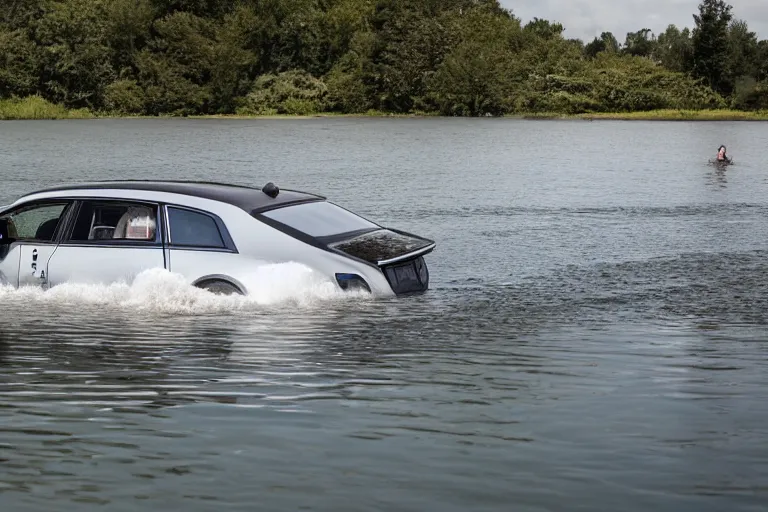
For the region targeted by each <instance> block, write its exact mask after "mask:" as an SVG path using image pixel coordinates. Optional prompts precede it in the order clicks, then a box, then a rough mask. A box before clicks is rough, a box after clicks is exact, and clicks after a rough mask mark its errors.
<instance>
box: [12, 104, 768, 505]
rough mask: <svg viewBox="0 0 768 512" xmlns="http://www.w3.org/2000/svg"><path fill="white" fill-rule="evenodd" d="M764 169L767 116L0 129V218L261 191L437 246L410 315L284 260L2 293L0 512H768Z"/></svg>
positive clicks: (119, 123) (80, 124)
mask: <svg viewBox="0 0 768 512" xmlns="http://www.w3.org/2000/svg"><path fill="white" fill-rule="evenodd" d="M721 143H724V144H726V145H728V149H729V154H730V156H731V157H732V158H734V160H735V163H736V165H734V166H732V167H729V168H728V169H727V170H725V171H723V170H718V169H716V168H714V167H712V166H710V165H708V163H707V160H708V159H710V158H713V157H714V155H715V153H716V151H717V148H718V146H719V145H720V144H721ZM766 147H768V125H766V124H762V123H703V122H696V123H682V122H670V123H658V122H657V123H650V122H649V123H645V122H611V121H605V122H586V121H541V122H535V121H518V120H504V119H477V120H467V119H349V118H343V119H310V120H95V121H58V122H5V123H0V178H2V181H1V184H2V185H1V186H0V204H7V203H10V202H11V201H13V200H14V199H15V198H16V197H17V196H18V195H20V194H22V193H26V192H29V191H32V190H34V189H37V188H41V187H45V186H49V185H55V184H59V183H63V182H71V181H82V180H89V179H118V178H173V179H189V180H194V179H203V180H215V181H226V182H234V183H241V184H253V185H258V186H261V185H263V184H264V183H266V182H267V181H274V182H275V183H276V184H277V185H278V186H281V187H284V188H298V189H303V190H307V191H312V192H319V193H322V194H324V195H326V196H328V197H329V198H330V199H331V200H333V201H335V202H338V203H340V204H342V205H344V206H346V207H349V208H351V209H352V210H354V211H357V212H358V213H360V214H363V215H365V216H367V217H370V218H372V219H373V220H376V221H379V222H380V223H384V224H388V225H391V226H393V227H397V228H401V229H405V230H408V231H412V232H415V233H418V234H421V235H424V236H427V237H429V238H432V239H434V240H436V241H437V242H438V248H437V250H436V251H435V252H434V253H433V254H432V255H430V256H429V258H428V263H429V265H430V271H431V290H430V291H429V293H427V294H426V295H423V296H420V297H412V298H407V299H396V300H389V299H387V300H385V299H375V298H371V299H365V300H360V299H353V300H351V299H349V298H345V297H344V296H343V295H340V294H336V293H333V292H330V291H328V289H327V287H325V286H323V285H322V283H318V282H317V281H316V280H314V279H312V278H311V275H310V276H308V275H307V274H306V273H305V272H303V271H302V270H301V268H298V267H296V266H294V265H277V266H272V267H265V268H264V269H263V272H261V274H260V275H259V276H257V277H258V279H260V282H262V283H263V286H262V287H260V288H259V289H258V290H257V292H256V293H255V294H254V296H253V297H249V298H224V297H213V296H209V295H207V294H204V293H197V292H196V291H195V290H193V289H190V288H188V287H186V286H185V285H183V284H182V283H180V282H179V281H178V280H177V279H175V276H173V275H167V274H164V273H162V272H158V273H149V274H147V275H143V276H140V279H138V280H137V282H135V283H133V284H132V285H131V286H127V285H114V286H110V287H92V286H78V285H76V284H66V285H62V286H60V287H56V288H53V289H51V290H49V291H47V292H41V291H37V290H23V291H15V290H10V289H0V504H2V510H3V511H6V510H7V511H9V512H10V511H13V512H23V511H39V510H46V511H54V510H55V511H70V510H78V511H88V510H109V511H110V512H112V511H136V510H165V511H170V510H173V511H176V510H178V511H185V512H197V511H208V510H227V511H230V510H233V511H240V510H242V511H246V510H247V511H251V510H313V511H334V512H339V511H390V510H392V511H394V510H396V511H425V510H436V511H441V512H453V511H456V512H465V511H468V510H472V511H481V510H489V511H490V510H492V511H502V510H504V511H506V510H515V511H560V510H589V511H606V512H608V511H611V512H613V511H617V510H622V511H647V510H655V511H675V512H679V511H682V510H695V511H697V512H704V511H726V510H727V511H729V512H735V511H752V510H755V511H757V510H766V503H768V400H767V399H766V386H767V385H768V359H767V358H766V357H767V356H768V295H767V292H768V287H767V285H768V222H766V220H767V219H768V181H766V174H765V171H766V162H768V159H767V158H766V154H765V148H766Z"/></svg>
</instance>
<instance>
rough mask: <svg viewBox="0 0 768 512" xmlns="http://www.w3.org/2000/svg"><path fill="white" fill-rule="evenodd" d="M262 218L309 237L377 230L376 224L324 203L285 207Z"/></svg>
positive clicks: (269, 212)
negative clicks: (267, 218)
mask: <svg viewBox="0 0 768 512" xmlns="http://www.w3.org/2000/svg"><path fill="white" fill-rule="evenodd" d="M264 216H265V217H269V218H270V219H274V220H276V221H278V222H282V223H283V224H285V225H286V226H290V227H292V228H294V229H297V230H299V231H301V232H302V233H306V234H307V235H310V236H329V235H337V234H340V233H349V232H350V231H357V230H361V229H376V228H378V226H377V225H376V224H373V223H372V222H369V221H367V220H365V219H363V218H362V217H359V216H357V215H355V214H354V213H352V212H349V211H347V210H345V209H344V208H341V207H339V206H336V205H335V204H333V203H328V202H325V201H320V202H315V203H304V204H299V205H295V206H286V207H285V208H278V209H276V210H270V211H268V212H265V213H264Z"/></svg>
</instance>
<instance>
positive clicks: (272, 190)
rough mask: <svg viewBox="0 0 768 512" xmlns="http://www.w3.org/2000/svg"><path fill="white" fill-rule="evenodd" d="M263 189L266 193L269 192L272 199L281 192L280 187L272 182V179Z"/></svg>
mask: <svg viewBox="0 0 768 512" xmlns="http://www.w3.org/2000/svg"><path fill="white" fill-rule="evenodd" d="M261 191H262V192H264V193H265V194H267V195H268V196H269V197H271V198H272V199H274V198H276V197H277V194H279V193H280V189H279V188H277V186H276V185H275V184H274V183H272V182H271V181H270V182H269V183H267V184H266V185H264V188H262V189H261Z"/></svg>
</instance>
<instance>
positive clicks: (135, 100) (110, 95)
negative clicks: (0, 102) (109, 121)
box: [104, 80, 146, 114]
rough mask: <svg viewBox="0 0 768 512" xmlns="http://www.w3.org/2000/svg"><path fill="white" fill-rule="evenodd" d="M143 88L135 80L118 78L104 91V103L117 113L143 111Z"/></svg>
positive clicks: (144, 98) (108, 108) (144, 99)
mask: <svg viewBox="0 0 768 512" xmlns="http://www.w3.org/2000/svg"><path fill="white" fill-rule="evenodd" d="M145 101H146V97H145V95H144V90H143V89H142V88H141V87H139V84H137V83H136V81H135V80H118V81H117V82H113V83H111V84H109V85H108V86H107V88H106V90H105V91H104V105H105V107H106V108H107V110H109V111H111V112H114V113H117V114H140V113H142V112H143V111H144V102H145Z"/></svg>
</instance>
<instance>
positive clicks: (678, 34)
mask: <svg viewBox="0 0 768 512" xmlns="http://www.w3.org/2000/svg"><path fill="white" fill-rule="evenodd" d="M652 57H653V59H654V60H655V61H656V62H659V63H660V64H661V65H662V66H664V67H665V68H667V69H669V70H671V71H677V72H679V73H689V72H690V71H691V69H692V68H693V41H692V40H691V32H690V30H689V29H687V28H684V29H683V30H680V29H678V28H677V27H676V26H675V25H669V26H668V27H667V29H666V30H665V31H664V32H663V33H662V34H659V37H658V38H657V40H656V45H655V46H654V49H653V54H652Z"/></svg>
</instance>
